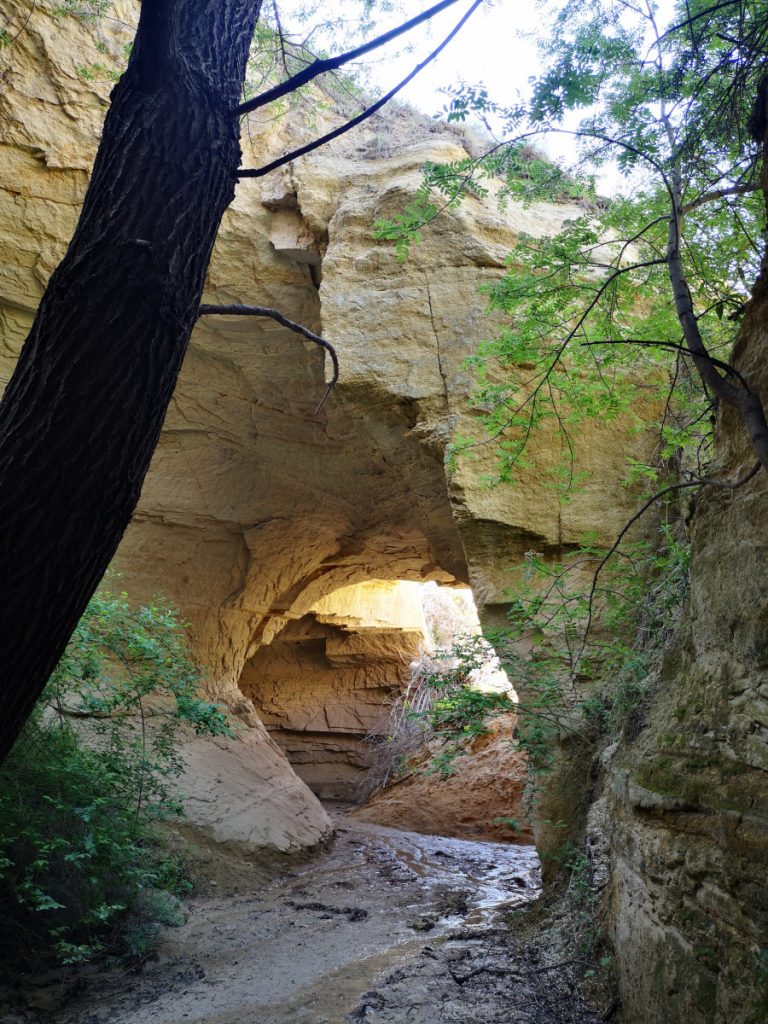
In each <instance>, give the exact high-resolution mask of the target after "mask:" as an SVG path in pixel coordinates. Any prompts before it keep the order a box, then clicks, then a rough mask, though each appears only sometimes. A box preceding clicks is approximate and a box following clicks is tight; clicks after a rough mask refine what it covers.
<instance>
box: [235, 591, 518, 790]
mask: <svg viewBox="0 0 768 1024" xmlns="http://www.w3.org/2000/svg"><path fill="white" fill-rule="evenodd" d="M480 633H481V628H480V621H479V617H478V613H477V608H476V606H475V602H474V598H473V595H472V591H471V590H470V589H469V588H468V587H456V586H453V587H447V586H439V585H438V584H436V583H434V582H428V583H421V582H414V581H408V580H368V581H365V582H362V583H357V584H354V585H351V586H345V587H341V588H339V589H337V590H334V591H333V592H332V593H330V594H328V595H326V596H324V597H323V598H321V599H320V600H319V601H317V602H316V603H315V604H314V606H313V607H312V608H311V609H310V610H309V611H307V612H306V613H305V614H303V615H302V616H301V617H298V618H293V619H289V620H288V621H287V622H286V624H285V625H284V627H283V628H282V630H281V631H280V632H279V633H278V634H277V635H276V636H275V637H274V639H273V640H272V642H271V643H269V644H265V645H263V646H261V647H259V648H258V650H257V651H256V652H255V653H254V654H253V655H252V657H251V658H250V659H249V660H248V661H247V663H246V665H245V667H244V670H243V672H242V675H241V679H240V688H241V690H242V691H243V693H244V694H245V696H246V697H248V698H250V699H251V700H252V701H253V703H254V705H255V708H256V710H257V712H258V714H259V717H260V718H261V720H262V722H263V723H264V725H265V726H266V728H267V730H268V731H269V733H270V735H271V737H272V739H273V740H274V741H275V742H276V743H277V744H278V746H279V747H280V748H281V749H282V750H283V751H284V753H285V754H286V757H287V758H288V760H289V762H290V763H291V765H292V767H293V769H294V771H295V772H296V774H297V775H298V776H299V777H300V778H301V779H302V780H303V781H304V782H305V783H306V784H307V786H308V787H309V788H310V789H311V790H312V791H313V792H314V793H315V794H316V795H317V796H318V797H320V798H321V799H323V800H333V801H343V802H350V803H357V802H360V801H361V799H363V798H365V797H366V796H369V795H370V794H371V793H372V792H373V791H374V790H375V789H376V788H377V786H376V784H375V783H374V784H373V785H372V784H371V777H372V774H374V773H373V772H372V767H375V757H376V755H375V750H376V747H377V746H379V745H381V744H382V743H386V741H387V738H388V733H390V732H391V730H392V728H393V726H392V722H391V717H390V716H391V709H392V707H393V703H394V702H396V701H397V698H398V697H399V696H400V695H402V694H403V692H404V691H407V689H408V687H409V686H410V685H412V683H413V679H414V675H415V674H416V673H418V671H419V666H420V664H423V662H424V660H425V659H429V658H430V657H432V656H433V655H434V653H435V651H436V650H443V651H444V650H447V649H449V648H450V647H451V645H452V644H453V643H454V642H455V641H456V640H457V639H459V638H460V637H462V636H463V637H466V636H468V635H475V636H477V635H479V634H480ZM473 676H474V677H475V678H473V680H472V683H471V685H472V686H473V688H479V689H486V690H488V689H491V690H496V691H501V692H508V693H509V694H510V696H511V699H513V700H514V699H516V698H515V696H514V691H513V690H512V688H511V685H510V683H509V680H508V679H507V676H506V674H505V673H504V672H503V671H502V670H501V668H500V666H499V664H498V660H497V659H496V657H495V655H494V654H493V652H492V650H491V648H490V647H489V648H488V658H487V663H486V664H485V666H484V667H483V669H482V670H481V671H476V672H474V673H473Z"/></svg>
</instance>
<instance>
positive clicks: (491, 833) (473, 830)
mask: <svg viewBox="0 0 768 1024" xmlns="http://www.w3.org/2000/svg"><path fill="white" fill-rule="evenodd" d="M515 723H516V716H515V715H503V716H501V717H500V718H498V719H496V720H495V721H494V722H493V723H492V724H491V726H490V730H489V732H488V734H487V735H485V736H479V737H478V738H477V739H475V740H474V741H473V742H471V743H469V744H467V746H466V747H465V748H464V750H463V751H462V752H461V753H460V754H458V755H457V756H456V758H455V759H454V760H453V761H452V762H451V764H450V765H449V766H448V767H449V773H448V774H445V775H442V774H441V773H440V771H439V770H438V769H437V766H436V765H435V763H434V761H432V762H431V763H430V760H431V757H432V756H433V755H435V754H438V753H439V752H440V750H439V748H438V747H435V749H433V750H431V751H430V752H429V753H428V754H426V755H425V756H424V757H423V758H422V760H421V761H420V763H418V764H416V765H413V766H412V769H411V771H409V772H408V773H407V774H406V775H404V776H403V777H402V778H401V779H399V780H396V781H395V783H394V785H391V786H389V787H388V788H387V789H384V790H382V791H381V792H379V793H377V794H376V795H375V796H374V797H373V798H372V799H371V800H369V801H368V802H367V803H366V804H364V805H363V806H362V807H361V808H359V809H357V810H355V811H353V812H352V817H353V818H356V819H357V820H359V821H371V822H374V823H377V824H380V825H393V826H394V827H395V828H402V829H405V830H406V831H413V832H425V833H427V834H429V833H435V832H436V831H437V830H438V829H439V833H438V834H439V835H445V836H456V837H457V838H459V839H488V840H492V841H495V842H513V843H531V842H532V840H533V831H532V829H531V827H530V825H529V824H528V823H527V822H526V814H525V810H524V796H525V788H526V782H527V777H528V773H527V770H526V764H525V758H524V756H523V754H522V753H521V751H520V750H519V749H518V748H517V745H516V743H515V740H514V730H515Z"/></svg>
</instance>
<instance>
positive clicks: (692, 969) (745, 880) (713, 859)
mask: <svg viewBox="0 0 768 1024" xmlns="http://www.w3.org/2000/svg"><path fill="white" fill-rule="evenodd" d="M767 356H768V296H767V295H766V284H765V282H761V283H760V284H759V285H758V288H757V291H756V297H755V299H753V302H752V304H751V307H750V309H749V311H748V314H747V316H746V318H745V322H744V325H743V329H742V332H741V335H740V339H739V341H738V342H737V346H736V360H735V364H736V365H737V366H738V368H739V369H740V371H741V372H742V373H743V374H744V375H745V376H746V377H747V379H748V380H749V381H750V384H751V386H752V387H753V388H755V389H757V390H759V391H760V392H761V393H762V394H763V395H764V396H765V395H766V394H768V371H767V370H766V367H767V366H768V359H767V358H766V357H767ZM717 441H718V448H719V459H720V466H719V471H718V472H717V473H713V476H714V475H717V476H720V477H721V478H730V479H737V478H738V477H739V476H740V475H742V474H743V472H744V469H745V467H746V468H748V467H749V466H750V465H751V464H752V463H753V462H754V459H755V455H754V453H753V452H752V451H751V450H750V449H749V446H748V444H747V440H746V435H745V432H744V430H743V428H742V427H741V425H740V423H739V422H738V421H737V419H736V417H735V416H734V415H733V414H731V413H726V415H725V416H723V417H722V418H721V421H720V423H719V424H718V428H717ZM766 508H768V477H766V474H765V473H764V472H762V473H760V474H758V475H757V476H756V477H755V478H754V480H752V481H751V482H750V483H748V484H747V485H745V486H744V487H742V488H740V489H738V490H736V491H721V490H717V489H715V488H711V489H706V490H705V491H703V493H702V494H701V496H700V498H699V499H698V502H697V508H696V513H695V516H694V520H693V552H692V555H693V560H692V568H691V596H690V604H689V606H688V608H687V609H686V611H685V613H684V615H683V619H682V622H681V624H680V627H679V629H678V631H677V633H676V636H675V637H674V639H673V642H672V643H671V645H670V647H669V650H668V652H667V655H666V658H665V661H664V664H663V667H662V671H661V678H660V679H659V682H658V684H657V686H656V687H655V689H654V699H653V705H652V708H651V710H650V712H649V714H648V717H647V720H646V722H645V724H644V728H643V729H642V731H641V732H640V734H639V736H638V737H637V739H636V740H635V741H634V742H633V743H631V744H629V745H626V746H625V747H624V748H622V749H619V751H618V752H616V753H615V754H614V756H613V758H612V761H611V763H610V766H609V768H608V785H607V791H606V795H605V797H604V798H603V800H604V803H605V806H606V809H607V817H606V816H605V815H604V816H603V820H604V822H606V824H605V825H604V831H605V832H606V833H607V837H608V839H609V840H610V847H611V854H610V864H611V867H612V877H611V883H610V889H609V892H610V898H611V924H612V930H613V936H614V941H615V944H616V949H617V952H618V961H617V962H618V965H619V970H620V975H621V982H622V987H623V1004H624V1012H625V1019H626V1020H627V1021H628V1024H640V1022H641V1021H643V1022H644V1021H647V1020H653V1021H658V1022H660V1024H679V1022H682V1021H685V1024H724V1022H726V1021H727V1022H728V1024H756V1022H758V1021H763V1020H766V1019H768V973H767V972H766V952H765V951H766V950H767V949H768V886H766V869H767V868H768V545H767V544H766V537H767V536H768V535H767V533H766V522H767V519H766Z"/></svg>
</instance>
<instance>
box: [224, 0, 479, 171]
mask: <svg viewBox="0 0 768 1024" xmlns="http://www.w3.org/2000/svg"><path fill="white" fill-rule="evenodd" d="M483 2H484V0H475V2H474V3H473V4H472V6H471V7H470V8H469V10H468V11H467V12H466V14H465V15H464V16H463V18H461V20H460V21H459V22H458V23H457V24H456V25H455V26H454V28H453V29H452V30H451V32H449V33H448V35H447V36H446V37H445V39H443V41H442V43H440V45H439V46H438V47H436V49H434V50H433V51H432V53H430V54H429V56H428V57H426V58H425V59H424V60H423V61H422V62H421V63H420V64H417V65H416V67H415V68H414V69H413V70H412V71H411V73H410V74H408V75H406V76H405V78H404V79H403V80H402V81H401V82H399V83H398V84H397V85H396V86H395V87H394V89H390V90H389V92H388V93H386V95H384V96H382V97H381V99H379V100H377V101H376V102H375V103H374V104H372V105H371V106H370V107H368V108H367V109H366V110H364V111H363V112H362V113H361V114H358V115H357V117H353V118H352V120H351V121H347V122H346V124H343V125H341V127H340V128H335V129H334V130H333V131H332V132H328V133H327V134H326V135H322V136H321V137H320V138H319V139H315V140H314V142H308V143H307V145H306V146H299V148H298V149H294V150H291V152H290V153H286V154H285V155H284V156H281V157H279V158H278V159H277V160H273V161H272V163H270V164H266V165H265V166H264V167H256V168H243V169H241V170H239V171H238V172H237V177H238V178H263V177H264V175H265V174H269V173H270V171H274V170H277V168H278V167H282V166H283V165H284V164H287V163H290V162H291V160H296V159H297V158H298V157H300V156H305V154H307V153H311V152H312V151H313V150H315V149H319V148H320V146H325V145H326V143H328V142H332V141H333V139H337V138H338V137H339V136H340V135H344V134H345V133H346V132H348V131H350V130H351V129H352V128H356V127H357V126H358V125H359V124H362V122H363V121H367V120H368V118H369V117H372V116H373V114H375V113H376V112H377V111H378V110H381V108H382V107H383V106H384V105H385V104H387V103H389V101H390V100H391V99H392V98H393V97H394V96H396V95H397V93H399V92H400V90H401V89H404V88H405V86H406V85H408V83H409V82H410V81H411V79H413V78H415V77H416V75H418V73H419V72H420V71H421V70H422V68H425V67H426V66H427V64H429V63H430V62H431V61H433V60H434V59H435V57H437V55H438V54H439V53H440V52H441V51H442V50H443V49H445V47H446V46H447V45H448V43H450V41H451V40H452V39H453V37H454V36H455V35H456V34H457V32H459V30H460V29H461V28H462V26H463V25H464V24H465V22H466V21H467V20H468V19H469V17H470V16H471V15H472V14H474V12H475V11H476V10H477V9H478V7H480V6H481V5H482V3H483Z"/></svg>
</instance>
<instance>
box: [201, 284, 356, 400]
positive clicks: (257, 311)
mask: <svg viewBox="0 0 768 1024" xmlns="http://www.w3.org/2000/svg"><path fill="white" fill-rule="evenodd" d="M197 315H198V317H201V316H263V317H269V318H270V319H271V320H276V321H277V322H278V323H279V324H282V326H283V327H287V328H288V330H289V331H293V332H294V333H295V334H300V335H301V336H302V337H303V338H306V339H307V340H308V341H312V342H314V343H315V345H320V347H321V348H324V349H325V351H326V352H327V353H328V354H329V355H330V357H331V362H332V363H333V377H332V378H331V380H330V383H329V384H328V386H327V387H326V389H325V393H324V395H323V397H322V398H321V399H320V404H319V405H318V407H317V408H316V409H315V416H317V414H318V413H319V412H320V410H321V409H322V407H323V406H324V405H325V401H326V399H327V398H328V395H330V393H331V391H333V389H334V388H335V387H336V385H337V384H338V382H339V357H338V356H337V355H336V349H335V348H334V347H333V345H332V344H331V343H330V341H326V340H325V338H321V337H320V335H319V334H315V332H314V331H310V329H309V328H308V327H303V326H302V325H301V324H297V323H296V322H295V321H294V320H289V319H288V317H287V316H285V315H284V314H283V313H280V312H279V311H278V310H276V309H270V308H269V307H268V306H243V305H241V304H239V303H232V304H229V305H223V306H212V305H209V304H202V305H201V306H200V308H199V309H198V311H197Z"/></svg>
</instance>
